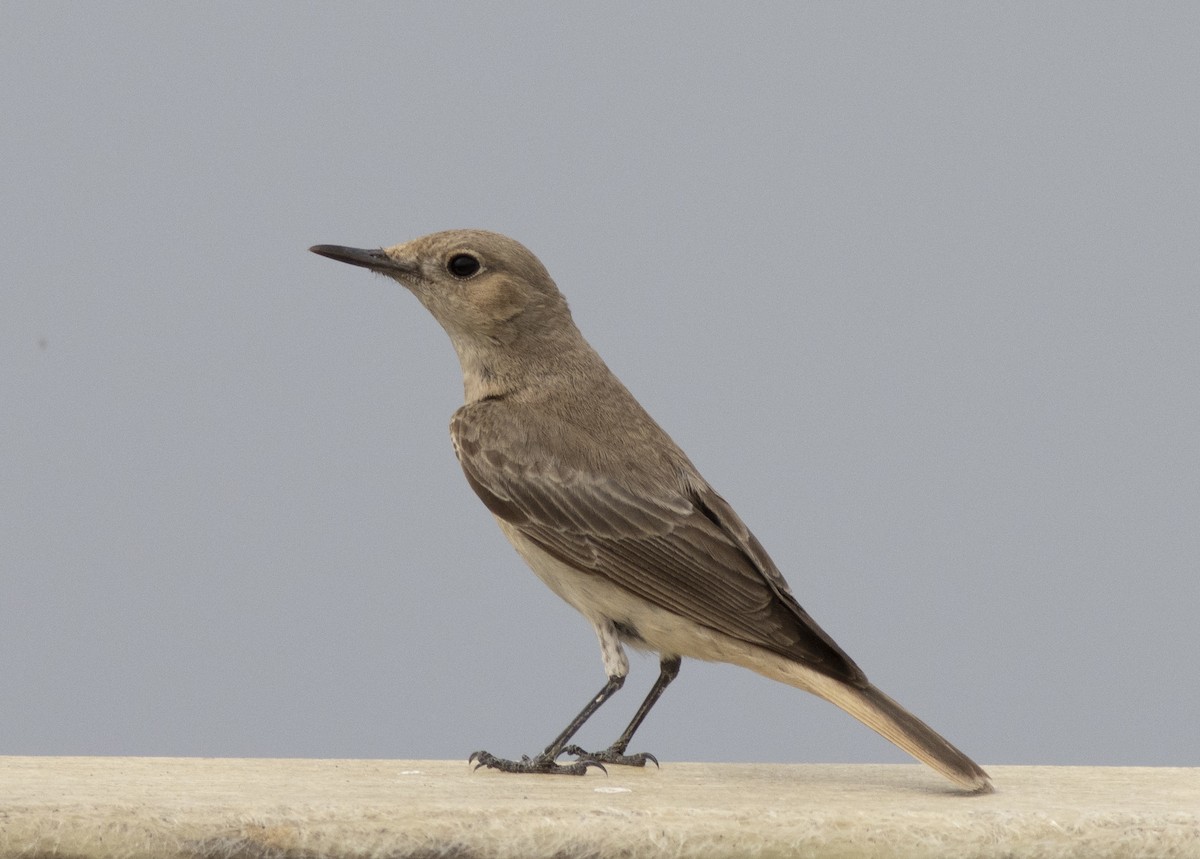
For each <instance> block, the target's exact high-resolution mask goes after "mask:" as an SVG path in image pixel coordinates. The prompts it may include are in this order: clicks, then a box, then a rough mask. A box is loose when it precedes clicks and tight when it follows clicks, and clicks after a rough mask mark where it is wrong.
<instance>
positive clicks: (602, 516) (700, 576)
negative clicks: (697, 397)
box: [451, 409, 865, 685]
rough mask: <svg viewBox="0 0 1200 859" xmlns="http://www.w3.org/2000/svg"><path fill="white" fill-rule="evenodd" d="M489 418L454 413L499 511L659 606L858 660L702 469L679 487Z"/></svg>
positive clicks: (573, 561)
mask: <svg viewBox="0 0 1200 859" xmlns="http://www.w3.org/2000/svg"><path fill="white" fill-rule="evenodd" d="M490 428H491V427H490V422H489V421H481V420H478V419H477V416H476V415H473V414H472V412H471V410H469V409H461V410H459V412H458V413H457V414H456V415H455V417H454V420H453V422H452V424H451V435H452V437H453V439H454V444H455V451H456V453H457V454H458V458H459V462H460V463H461V464H462V468H463V472H464V473H465V474H466V477H467V481H468V483H470V485H471V488H472V489H474V490H475V493H476V494H477V495H478V496H479V497H480V499H481V500H482V501H483V502H484V504H485V505H487V507H488V509H489V510H491V512H492V513H493V514H495V515H496V516H498V517H499V518H500V519H502V520H504V521H505V522H507V523H508V524H510V525H512V526H513V527H515V528H516V529H518V530H519V531H520V532H521V533H522V534H523V535H524V536H525V537H526V538H527V539H529V540H532V541H533V542H534V543H536V544H537V545H538V546H539V547H541V548H542V549H543V550H544V551H546V552H548V553H549V554H550V555H552V556H554V557H555V558H557V559H558V560H559V561H562V562H563V563H565V564H568V565H570V566H572V567H574V568H576V569H579V570H583V571H588V572H591V573H594V574H595V575H597V576H602V577H604V578H605V579H607V580H609V581H610V582H612V583H613V584H616V585H617V586H619V587H621V588H624V589H626V590H628V591H630V592H632V593H633V594H635V595H637V596H638V597H640V598H642V599H643V600H646V601H647V602H650V603H652V604H653V605H656V606H658V607H660V608H663V609H666V610H668V611H671V612H674V613H675V614H679V615H682V616H683V617H685V618H687V619H689V620H691V621H693V622H695V623H698V624H701V625H703V626H705V627H708V628H710V629H714V630H717V631H718V632H722V633H725V634H726V635H729V636H732V637H733V638H736V639H739V640H741V641H745V642H749V643H751V644H755V645H758V646H761V647H765V648H768V649H770V650H772V651H774V652H776V653H779V654H781V655H783V656H786V657H789V658H791V659H798V660H801V661H803V662H804V663H805V664H807V665H809V666H810V667H812V668H814V669H816V670H818V671H821V672H822V673H825V674H828V675H830V676H832V677H835V678H836V679H839V680H843V681H846V682H849V683H853V684H855V685H859V684H861V683H863V682H865V678H864V677H863V674H862V672H861V671H860V670H859V668H858V666H856V665H855V664H854V662H853V661H852V660H851V659H850V658H849V657H848V656H847V655H846V654H845V653H844V652H843V651H842V650H841V648H839V647H838V646H837V644H835V643H834V642H833V640H832V639H831V638H830V637H829V636H828V635H827V634H826V633H825V632H824V631H823V630H822V629H821V628H820V627H819V626H817V624H816V622H815V621H813V620H812V618H810V617H809V616H808V614H807V612H805V611H804V609H803V608H801V607H800V605H799V604H798V603H797V602H796V600H795V599H794V598H793V597H792V595H791V592H790V591H789V589H788V586H787V583H786V582H785V581H784V579H783V576H782V575H781V574H780V573H779V571H778V569H777V568H776V567H775V565H774V563H773V562H772V561H771V559H770V558H769V557H768V556H767V554H766V552H765V551H764V550H763V548H762V546H761V545H760V544H759V542H758V541H757V540H756V539H755V538H754V535H753V534H751V533H750V531H749V530H748V529H747V528H746V526H745V525H744V524H743V523H742V521H741V519H739V518H738V516H737V514H736V513H734V512H733V510H732V508H730V506H729V505H728V504H727V503H726V502H725V500H724V499H723V498H721V497H720V496H719V495H718V494H717V493H716V492H714V491H713V490H712V489H711V488H710V487H709V486H708V485H707V484H705V483H703V481H702V480H701V479H700V478H699V477H698V476H697V477H696V478H695V479H694V480H693V481H691V482H690V483H692V484H697V485H690V486H689V485H688V481H684V480H680V484H679V489H676V488H674V487H670V486H660V485H654V486H653V487H647V486H640V487H637V488H631V487H629V486H627V485H625V484H624V483H622V482H618V481H616V480H614V479H612V478H611V477H610V476H606V475H603V474H597V473H593V472H589V471H584V470H581V469H579V468H573V467H570V466H567V465H564V464H563V463H561V462H558V461H549V460H546V459H542V458H538V459H535V458H534V457H532V456H529V455H524V454H523V453H522V448H521V447H520V446H519V445H511V444H506V445H498V444H495V443H494V441H493V438H491V436H492V433H491V432H490Z"/></svg>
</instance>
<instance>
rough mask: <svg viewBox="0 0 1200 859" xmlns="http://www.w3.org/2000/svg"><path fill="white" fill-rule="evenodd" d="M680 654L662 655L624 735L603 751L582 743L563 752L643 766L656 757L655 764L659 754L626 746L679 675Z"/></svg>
mask: <svg viewBox="0 0 1200 859" xmlns="http://www.w3.org/2000/svg"><path fill="white" fill-rule="evenodd" d="M679 663H680V659H679V657H678V656H672V657H671V658H669V659H663V660H662V661H661V662H659V665H658V679H657V680H655V681H654V685H653V686H651V687H650V692H649V693H648V694H647V695H646V700H645V701H643V702H642V706H640V707H638V709H637V712H636V713H634V714H633V719H632V720H631V721H630V722H629V725H628V726H627V727H626V728H625V730H624V731H622V732H621V736H619V737H617V741H616V742H615V743H613V744H612V745H611V746H609V747H608V748H607V749H605V750H604V751H602V752H585V751H584V750H583V749H582V748H580V747H579V746H566V747H565V748H563V752H565V753H566V754H568V755H576V756H577V757H578V758H579V760H580V761H581V762H582V761H595V762H598V763H601V764H621V765H623V766H629V767H644V766H645V765H646V761H653V762H654V765H655V766H658V758H656V757H654V755H652V754H650V753H649V752H639V753H638V754H636V755H627V754H625V750H626V749H627V748H629V741H630V740H632V739H633V734H634V731H636V730H637V729H638V728H639V727H641V724H642V722H643V721H644V720H645V718H646V716H647V714H648V713H649V712H650V708H651V707H653V706H654V705H655V703H656V702H657V701H658V699H659V698H660V697H662V693H663V691H664V690H665V689H666V688H667V687H668V686H670V685H671V681H672V680H674V679H675V678H676V677H677V676H679Z"/></svg>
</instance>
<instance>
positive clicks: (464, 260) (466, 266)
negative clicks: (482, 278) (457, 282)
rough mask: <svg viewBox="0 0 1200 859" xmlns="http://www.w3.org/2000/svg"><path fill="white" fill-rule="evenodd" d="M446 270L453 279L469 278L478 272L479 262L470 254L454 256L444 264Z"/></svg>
mask: <svg viewBox="0 0 1200 859" xmlns="http://www.w3.org/2000/svg"><path fill="white" fill-rule="evenodd" d="M446 269H447V270H448V271H449V272H450V273H451V274H452V275H454V276H455V277H470V276H471V275H473V274H475V272H477V271H479V260H477V259H475V257H473V256H471V255H470V254H455V255H454V256H452V257H450V260H449V262H447V263H446Z"/></svg>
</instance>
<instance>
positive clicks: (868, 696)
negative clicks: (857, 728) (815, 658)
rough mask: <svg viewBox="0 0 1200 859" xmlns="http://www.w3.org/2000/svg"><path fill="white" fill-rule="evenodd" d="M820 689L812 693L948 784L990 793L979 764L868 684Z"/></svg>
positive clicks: (837, 685) (829, 686) (989, 785)
mask: <svg viewBox="0 0 1200 859" xmlns="http://www.w3.org/2000/svg"><path fill="white" fill-rule="evenodd" d="M821 687H822V688H819V689H814V690H813V691H814V692H816V693H817V694H818V695H820V696H821V697H822V698H825V699H826V700H828V701H829V702H830V703H832V704H836V705H837V706H838V707H841V708H842V709H843V710H845V711H846V712H847V713H849V714H850V715H851V716H853V717H854V718H856V719H858V720H859V721H860V722H862V723H863V724H864V725H866V726H867V727H868V728H870V729H871V730H873V731H875V732H876V733H878V734H880V735H881V736H883V737H884V738H885V739H887V740H890V741H891V742H893V743H895V744H896V745H897V746H899V747H900V748H902V749H904V751H906V752H908V753H909V754H910V755H912V756H913V757H914V758H916V759H917V760H919V761H923V762H925V763H927V764H929V766H931V767H933V768H934V769H935V770H937V771H938V772H940V773H941V774H942V775H944V776H945V777H946V778H948V779H950V781H952V782H954V783H955V784H957V785H960V786H961V787H963V788H966V789H967V790H969V791H971V792H973V793H991V792H992V780H991V777H990V776H988V774H987V773H986V772H984V770H983V768H982V767H980V766H979V764H977V763H975V762H974V761H973V760H971V759H970V758H969V757H967V756H966V755H964V754H963V753H962V752H960V751H959V750H958V749H956V748H955V747H954V746H952V745H950V743H949V742H948V741H947V740H946V738H945V737H943V736H942V735H941V734H939V733H938V732H937V731H935V730H933V728H931V727H929V726H928V725H926V724H925V723H924V722H922V721H921V720H920V719H918V718H917V717H916V716H914V715H913V714H912V713H910V712H908V711H907V710H905V709H904V708H903V707H901V706H900V705H899V704H897V703H896V702H895V701H893V700H892V699H891V698H889V697H888V696H887V695H885V694H884V693H883V692H881V691H879V690H878V689H876V688H875V687H874V686H872V685H871V684H869V683H868V684H867V685H866V686H863V687H858V686H851V685H849V684H845V683H836V682H835V683H828V684H824V683H823V684H821Z"/></svg>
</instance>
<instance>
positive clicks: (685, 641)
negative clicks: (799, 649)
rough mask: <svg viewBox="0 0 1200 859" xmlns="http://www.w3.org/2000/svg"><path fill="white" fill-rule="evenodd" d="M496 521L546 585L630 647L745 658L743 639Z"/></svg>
mask: <svg viewBox="0 0 1200 859" xmlns="http://www.w3.org/2000/svg"><path fill="white" fill-rule="evenodd" d="M496 521H497V522H498V523H499V525H500V530H501V531H503V532H504V536H506V537H507V538H508V540H509V542H510V543H512V544H513V547H514V548H515V549H516V550H517V553H518V554H519V555H520V556H521V557H522V558H523V559H524V560H525V563H527V564H528V565H529V568H530V569H532V570H533V572H534V573H535V574H536V575H537V577H538V578H539V579H541V580H542V581H543V582H545V583H546V587H548V588H550V590H552V591H554V593H556V594H558V595H559V596H560V597H561V598H562V599H563V600H565V601H566V602H567V603H568V604H569V605H571V606H573V607H574V608H575V610H576V611H578V612H579V613H580V614H582V615H583V616H584V617H586V618H587V619H588V620H589V621H591V622H592V624H593V625H594V626H599V625H600V624H603V623H605V622H608V621H611V622H612V623H614V624H615V625H616V627H617V629H618V630H619V631H620V632H621V633H622V635H621V639H622V641H624V642H625V643H626V644H628V645H630V646H631V647H634V648H636V649H638V650H650V651H654V652H656V653H660V654H662V655H663V656H685V657H689V658H692V659H705V660H716V661H721V662H735V663H742V662H743V661H744V659H745V651H746V648H747V645H745V644H744V643H742V642H736V641H734V640H733V639H731V638H729V637H728V636H725V635H723V634H721V633H719V632H716V631H714V630H711V629H708V628H707V627H704V626H702V625H700V624H699V623H696V622H695V621H692V620H690V619H688V618H685V617H682V616H680V615H678V614H676V613H675V612H672V611H668V610H667V609H664V608H661V607H660V606H657V605H655V604H654V603H652V602H650V601H648V600H646V599H643V598H642V597H640V596H638V595H637V594H635V593H633V592H631V591H629V590H627V589H625V588H622V587H620V586H618V585H616V584H614V583H613V582H611V581H609V580H608V579H606V578H605V577H604V576H602V575H600V574H599V573H594V572H591V571H589V570H580V569H577V568H575V567H572V566H569V565H567V564H564V563H563V562H562V561H559V560H558V559H557V558H555V557H554V556H553V555H551V554H549V553H548V552H546V551H545V550H543V549H542V548H540V547H539V546H538V545H536V544H535V543H533V542H532V541H531V540H529V539H527V538H526V537H525V536H524V535H522V534H521V533H520V531H518V530H517V529H516V528H514V527H512V526H511V525H509V524H508V523H507V522H505V521H504V520H503V519H500V518H497V519H496ZM756 649H757V648H756Z"/></svg>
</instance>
